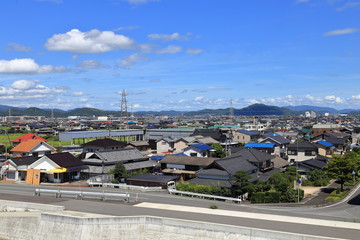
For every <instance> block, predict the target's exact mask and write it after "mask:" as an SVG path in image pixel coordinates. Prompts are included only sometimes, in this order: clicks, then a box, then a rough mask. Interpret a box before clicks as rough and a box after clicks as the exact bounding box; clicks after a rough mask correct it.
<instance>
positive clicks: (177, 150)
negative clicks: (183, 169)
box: [174, 141, 188, 153]
mask: <svg viewBox="0 0 360 240" xmlns="http://www.w3.org/2000/svg"><path fill="white" fill-rule="evenodd" d="M187 147H188V145H187V143H186V142H185V141H178V142H176V143H175V145H174V148H175V151H174V152H175V153H181V152H183V150H184V149H185V148H187Z"/></svg>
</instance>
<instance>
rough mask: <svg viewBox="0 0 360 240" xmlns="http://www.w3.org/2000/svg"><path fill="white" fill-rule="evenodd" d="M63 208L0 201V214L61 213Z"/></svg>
mask: <svg viewBox="0 0 360 240" xmlns="http://www.w3.org/2000/svg"><path fill="white" fill-rule="evenodd" d="M63 210H65V207H63V206H56V205H50V204H37V203H30V202H17V201H7V200H0V212H12V211H63Z"/></svg>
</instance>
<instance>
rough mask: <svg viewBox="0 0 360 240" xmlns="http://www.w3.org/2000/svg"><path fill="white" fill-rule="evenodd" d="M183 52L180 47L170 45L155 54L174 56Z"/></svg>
mask: <svg viewBox="0 0 360 240" xmlns="http://www.w3.org/2000/svg"><path fill="white" fill-rule="evenodd" d="M181 50H182V48H181V47H180V46H176V45H169V46H167V47H166V48H163V49H159V50H156V51H155V52H156V53H157V54H174V53H178V52H181Z"/></svg>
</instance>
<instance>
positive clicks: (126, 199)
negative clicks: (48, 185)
mask: <svg viewBox="0 0 360 240" xmlns="http://www.w3.org/2000/svg"><path fill="white" fill-rule="evenodd" d="M41 193H52V194H54V197H56V198H60V197H61V196H62V195H67V196H69V195H70V196H75V198H76V199H84V198H85V197H100V199H101V200H103V201H105V200H107V199H108V198H109V197H111V198H120V199H122V200H124V202H129V201H130V194H128V193H106V192H84V191H69V190H54V189H40V188H37V189H35V193H34V195H35V196H40V194H41Z"/></svg>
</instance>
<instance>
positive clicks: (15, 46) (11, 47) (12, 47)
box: [5, 42, 32, 52]
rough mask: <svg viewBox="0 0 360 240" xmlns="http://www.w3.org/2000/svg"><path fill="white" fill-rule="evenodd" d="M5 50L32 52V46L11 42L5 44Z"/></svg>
mask: <svg viewBox="0 0 360 240" xmlns="http://www.w3.org/2000/svg"><path fill="white" fill-rule="evenodd" d="M5 50H7V51H17V52H30V51H31V50H32V49H31V47H27V46H24V45H21V44H18V43H13V42H10V43H8V44H7V45H6V46H5Z"/></svg>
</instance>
